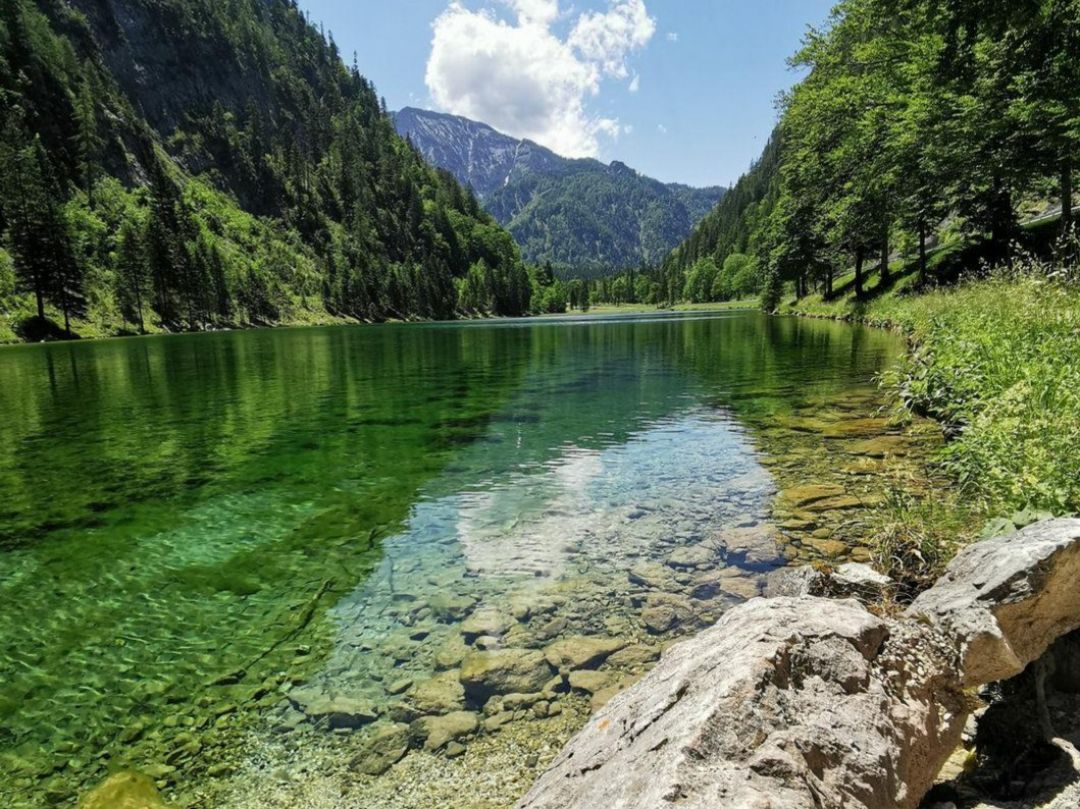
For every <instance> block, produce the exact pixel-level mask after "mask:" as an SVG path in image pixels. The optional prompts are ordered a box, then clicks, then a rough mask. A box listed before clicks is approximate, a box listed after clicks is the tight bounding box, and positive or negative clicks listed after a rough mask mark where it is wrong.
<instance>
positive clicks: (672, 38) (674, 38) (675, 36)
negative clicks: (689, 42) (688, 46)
mask: <svg viewBox="0 0 1080 809" xmlns="http://www.w3.org/2000/svg"><path fill="white" fill-rule="evenodd" d="M667 41H668V42H678V41H679V32H678V31H669V32H668V35H667Z"/></svg>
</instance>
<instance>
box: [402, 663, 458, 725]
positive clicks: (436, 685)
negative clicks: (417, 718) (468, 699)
mask: <svg viewBox="0 0 1080 809" xmlns="http://www.w3.org/2000/svg"><path fill="white" fill-rule="evenodd" d="M405 701H406V703H407V704H408V705H409V707H410V708H412V709H413V710H414V711H415V712H416V713H419V714H444V713H450V712H451V711H459V710H461V709H462V708H464V707H465V688H464V687H463V686H462V685H461V676H460V672H458V671H456V670H452V671H446V672H443V673H442V674H438V675H436V676H434V677H432V678H431V679H430V680H424V681H422V682H419V683H416V685H414V686H413V687H412V688H411V689H410V690H409V692H408V694H406V695H405Z"/></svg>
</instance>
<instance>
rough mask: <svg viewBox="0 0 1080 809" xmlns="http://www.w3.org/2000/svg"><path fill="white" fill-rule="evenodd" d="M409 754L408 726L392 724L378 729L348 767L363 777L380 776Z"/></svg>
mask: <svg viewBox="0 0 1080 809" xmlns="http://www.w3.org/2000/svg"><path fill="white" fill-rule="evenodd" d="M407 752H409V726H408V725H404V724H400V723H394V724H389V725H383V726H382V727H380V728H378V729H377V730H376V731H375V733H374V735H373V736H371V738H369V739H368V740H367V741H366V742H365V743H364V748H363V751H362V752H361V753H360V754H359V755H358V756H356V757H355V758H354V759H353V760H352V761H351V762H350V763H349V767H350V768H351V769H353V770H355V771H356V772H360V773H363V774H364V775H382V774H383V773H384V772H386V771H387V770H389V769H390V768H391V767H393V766H394V765H395V764H397V763H398V762H399V761H401V759H402V758H404V757H405V754H406V753H407Z"/></svg>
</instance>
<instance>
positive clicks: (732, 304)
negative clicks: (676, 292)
mask: <svg viewBox="0 0 1080 809" xmlns="http://www.w3.org/2000/svg"><path fill="white" fill-rule="evenodd" d="M760 307H761V302H760V301H759V300H758V299H757V298H747V299H745V300H741V301H721V302H719V303H677V304H675V305H674V306H657V305H656V304H654V303H623V304H619V305H617V306H616V305H615V304H604V305H603V306H594V307H593V308H592V309H590V310H589V311H588V314H590V315H631V314H638V313H642V314H645V313H650V312H726V311H729V310H735V309H758V308H760Z"/></svg>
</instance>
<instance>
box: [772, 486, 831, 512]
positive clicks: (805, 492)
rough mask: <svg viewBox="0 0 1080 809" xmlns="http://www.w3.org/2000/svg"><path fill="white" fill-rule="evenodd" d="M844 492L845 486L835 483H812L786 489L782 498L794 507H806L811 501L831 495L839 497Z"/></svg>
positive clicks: (782, 493) (781, 494) (814, 501)
mask: <svg viewBox="0 0 1080 809" xmlns="http://www.w3.org/2000/svg"><path fill="white" fill-rule="evenodd" d="M842 494H844V489H843V487H842V486H837V485H836V484H834V483H812V484H807V485H806V486H795V487H793V488H791V489H786V490H784V491H783V492H781V493H780V499H781V500H782V501H783V502H784V503H785V504H786V505H789V506H792V507H794V508H805V507H806V506H808V505H810V504H811V503H816V502H817V501H819V500H825V499H826V498H830V497H839V496H840V495H842Z"/></svg>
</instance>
